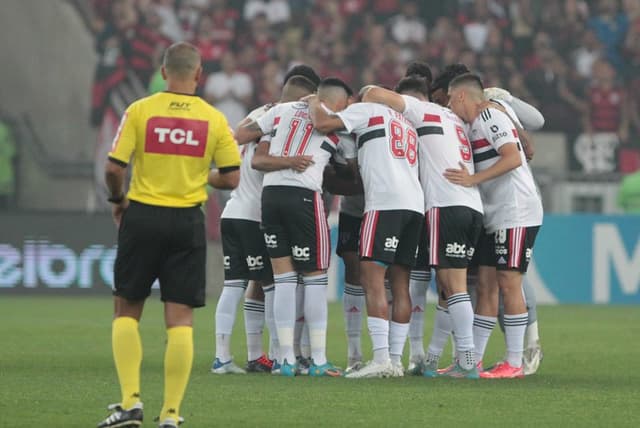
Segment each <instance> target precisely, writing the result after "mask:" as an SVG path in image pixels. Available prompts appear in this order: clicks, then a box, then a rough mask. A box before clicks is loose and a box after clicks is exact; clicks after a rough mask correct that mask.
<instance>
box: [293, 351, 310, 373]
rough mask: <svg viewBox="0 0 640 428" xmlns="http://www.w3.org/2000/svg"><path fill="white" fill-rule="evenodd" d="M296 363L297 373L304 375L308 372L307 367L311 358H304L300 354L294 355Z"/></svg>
mask: <svg viewBox="0 0 640 428" xmlns="http://www.w3.org/2000/svg"><path fill="white" fill-rule="evenodd" d="M296 363H297V365H298V375H300V376H306V375H308V374H309V367H311V358H305V357H303V356H302V355H298V356H297V357H296Z"/></svg>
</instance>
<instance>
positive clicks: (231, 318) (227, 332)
mask: <svg viewBox="0 0 640 428" xmlns="http://www.w3.org/2000/svg"><path fill="white" fill-rule="evenodd" d="M247 282H248V281H246V280H243V279H238V280H229V281H225V282H224V287H222V293H221V294H220V299H218V305H217V306H216V358H218V359H219V360H220V361H222V362H223V363H224V362H227V361H229V360H230V359H231V332H232V331H233V324H234V323H235V321H236V312H237V311H238V303H239V302H240V299H242V296H243V295H244V290H245V289H246V288H247Z"/></svg>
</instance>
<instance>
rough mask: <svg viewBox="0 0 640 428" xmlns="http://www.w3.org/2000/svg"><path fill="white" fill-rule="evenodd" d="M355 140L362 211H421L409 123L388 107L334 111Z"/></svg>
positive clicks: (415, 147) (414, 145) (365, 106)
mask: <svg viewBox="0 0 640 428" xmlns="http://www.w3.org/2000/svg"><path fill="white" fill-rule="evenodd" d="M336 114H337V115H338V117H340V119H342V122H343V123H344V126H345V128H346V129H347V132H349V133H354V134H355V135H356V137H357V143H358V167H359V168H360V176H361V177H362V183H363V185H364V196H365V211H373V210H376V211H378V210H379V211H383V210H409V211H415V212H418V213H420V214H424V196H423V194H422V188H421V187H420V180H419V178H418V153H417V150H418V136H417V134H416V130H415V129H414V127H413V126H412V125H411V123H410V122H409V121H408V120H407V119H406V118H405V117H404V116H403V115H402V114H401V113H398V112H396V111H394V110H392V109H390V108H389V107H386V106H383V105H381V104H374V103H357V104H352V105H350V106H349V107H347V108H346V109H345V110H343V111H341V112H339V113H336Z"/></svg>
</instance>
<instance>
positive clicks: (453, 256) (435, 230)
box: [427, 206, 482, 269]
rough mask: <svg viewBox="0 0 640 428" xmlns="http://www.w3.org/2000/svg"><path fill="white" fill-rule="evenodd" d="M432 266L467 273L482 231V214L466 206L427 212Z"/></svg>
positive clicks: (430, 263) (440, 208)
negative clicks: (462, 270)
mask: <svg viewBox="0 0 640 428" xmlns="http://www.w3.org/2000/svg"><path fill="white" fill-rule="evenodd" d="M427 225H428V228H429V244H430V246H431V252H430V258H429V265H430V266H433V267H435V268H441V269H465V268H467V266H468V265H469V261H470V260H471V258H472V257H473V255H474V253H475V250H476V244H477V242H478V238H479V237H480V233H481V231H482V214H481V213H479V212H478V211H476V210H474V209H472V208H469V207H465V206H451V207H434V208H431V209H430V210H429V211H428V212H427Z"/></svg>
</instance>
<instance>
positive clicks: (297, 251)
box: [291, 245, 311, 261]
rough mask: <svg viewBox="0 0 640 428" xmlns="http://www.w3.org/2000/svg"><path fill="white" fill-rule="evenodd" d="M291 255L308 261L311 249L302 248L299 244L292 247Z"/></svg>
mask: <svg viewBox="0 0 640 428" xmlns="http://www.w3.org/2000/svg"><path fill="white" fill-rule="evenodd" d="M291 255H292V256H293V258H294V259H296V260H304V261H307V260H309V258H310V257H311V251H310V250H309V247H304V248H300V247H298V246H297V245H294V246H293V247H291Z"/></svg>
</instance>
